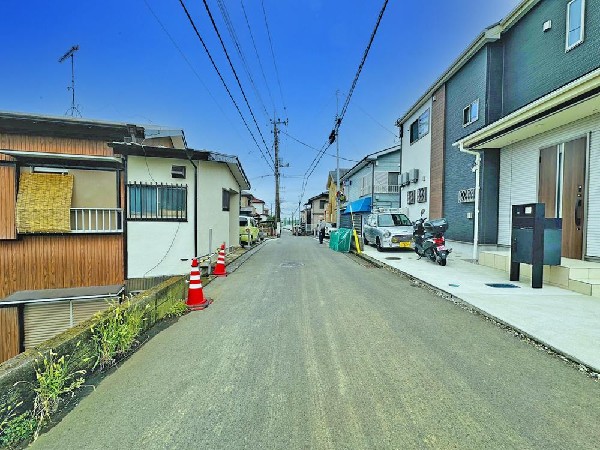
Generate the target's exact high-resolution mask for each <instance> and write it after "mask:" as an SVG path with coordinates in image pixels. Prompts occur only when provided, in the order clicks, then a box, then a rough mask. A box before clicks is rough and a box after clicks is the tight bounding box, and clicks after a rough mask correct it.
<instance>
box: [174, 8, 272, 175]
mask: <svg viewBox="0 0 600 450" xmlns="http://www.w3.org/2000/svg"><path fill="white" fill-rule="evenodd" d="M179 3H180V4H181V7H182V8H183V10H184V11H185V15H186V16H187V18H188V20H189V22H190V24H191V25H192V28H193V29H194V31H195V33H196V36H198V39H199V40H200V42H201V43H202V47H204V51H205V52H206V54H207V56H208V59H210V62H211V64H212V66H213V68H214V69H215V71H216V72H217V75H219V79H220V80H221V83H223V86H224V87H225V90H226V91H227V94H228V95H229V98H230V99H231V101H232V102H233V104H234V106H235V109H236V110H237V112H238V113H239V115H240V117H241V118H242V121H243V122H244V125H245V126H246V129H247V130H248V133H250V136H252V140H253V141H254V143H255V144H256V148H258V151H260V154H261V156H262V157H263V159H264V160H265V162H266V163H267V166H269V168H270V169H273V166H272V165H271V163H270V162H269V160H268V159H267V157H266V156H265V154H264V152H263V151H262V149H261V148H260V145H258V142H257V140H256V137H255V136H254V133H252V130H250V126H249V125H248V122H246V119H245V118H244V115H243V114H242V111H241V110H240V108H239V106H238V104H237V102H236V101H235V99H234V98H233V95H232V94H231V91H230V90H229V87H228V86H227V83H226V82H225V80H224V79H223V76H222V75H221V72H220V71H219V68H218V67H217V64H216V63H215V60H214V59H213V57H212V55H211V54H210V51H209V50H208V47H207V46H206V43H205V42H204V39H202V36H201V35H200V32H199V31H198V28H196V24H195V23H194V20H193V19H192V16H190V13H189V11H188V9H187V8H186V6H185V3H184V2H183V0H179ZM267 153H268V151H267ZM268 154H269V156H271V155H270V153H268ZM271 160H272V158H271Z"/></svg>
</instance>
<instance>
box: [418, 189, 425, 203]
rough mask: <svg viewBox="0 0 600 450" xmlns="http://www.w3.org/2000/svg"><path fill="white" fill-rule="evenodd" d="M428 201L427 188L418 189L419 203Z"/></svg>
mask: <svg viewBox="0 0 600 450" xmlns="http://www.w3.org/2000/svg"><path fill="white" fill-rule="evenodd" d="M426 201H427V188H426V187H422V188H419V189H417V202H418V203H425V202H426Z"/></svg>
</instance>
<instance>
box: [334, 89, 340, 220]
mask: <svg viewBox="0 0 600 450" xmlns="http://www.w3.org/2000/svg"><path fill="white" fill-rule="evenodd" d="M339 94H340V91H339V90H337V91H335V121H336V123H337V120H338V114H339V113H340V105H339V103H340V101H339ZM335 166H336V177H337V178H336V182H335V187H336V191H335V194H336V195H335V226H336V228H337V229H338V230H339V229H340V198H339V197H338V195H337V193H338V192H341V188H340V138H339V131H336V132H335Z"/></svg>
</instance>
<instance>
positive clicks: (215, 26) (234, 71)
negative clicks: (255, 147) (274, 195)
mask: <svg viewBox="0 0 600 450" xmlns="http://www.w3.org/2000/svg"><path fill="white" fill-rule="evenodd" d="M180 1H181V0H180ZM202 2H203V3H204V8H205V9H206V12H207V13H208V17H209V18H210V21H211V23H212V26H213V28H214V30H215V33H217V37H218V38H219V42H220V43H221V47H222V48H223V52H224V53H225V57H226V58H227V61H228V62H229V67H231V71H232V72H233V75H234V76H235V80H236V81H237V84H238V87H239V88H240V91H241V92H242V97H244V101H245V102H246V106H247V107H248V110H249V111H250V115H251V116H252V120H253V121H254V125H255V126H256V129H257V130H258V134H260V138H261V139H262V141H263V144H264V145H265V149H266V150H267V154H268V155H269V157H270V158H271V161H272V162H273V164H274V163H275V160H274V159H273V156H272V155H271V153H270V152H269V146H268V145H267V142H266V141H265V137H264V136H263V134H262V131H260V127H259V126H258V122H257V121H256V117H255V116H254V111H253V110H252V107H251V106H250V103H249V102H248V97H246V92H244V88H243V87H242V83H241V82H240V78H239V77H238V74H237V72H236V70H235V67H233V62H232V61H231V58H230V57H229V53H228V52H227V48H226V47H225V43H224V42H223V39H222V38H221V33H220V32H219V29H218V28H217V24H216V23H215V19H214V17H213V15H212V13H211V12H210V7H209V6H208V3H207V1H206V0H202Z"/></svg>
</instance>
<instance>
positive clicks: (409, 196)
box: [406, 190, 415, 205]
mask: <svg viewBox="0 0 600 450" xmlns="http://www.w3.org/2000/svg"><path fill="white" fill-rule="evenodd" d="M406 203H407V204H409V205H414V204H415V191H414V190H412V191H408V192H407V193H406Z"/></svg>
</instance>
